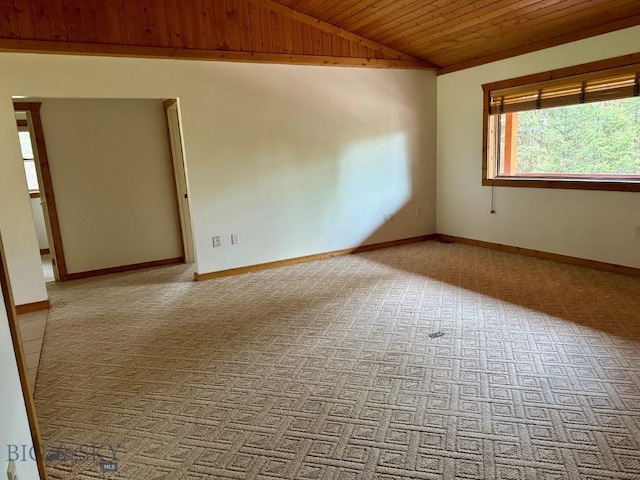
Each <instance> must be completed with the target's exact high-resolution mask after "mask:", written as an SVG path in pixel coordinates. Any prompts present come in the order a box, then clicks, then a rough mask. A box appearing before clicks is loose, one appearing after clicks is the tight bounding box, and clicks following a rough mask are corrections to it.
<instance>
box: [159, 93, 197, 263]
mask: <svg viewBox="0 0 640 480" xmlns="http://www.w3.org/2000/svg"><path fill="white" fill-rule="evenodd" d="M166 112H167V123H168V126H169V140H170V141H171V156H172V157H173V171H174V173H175V179H176V193H177V195H178V209H179V212H180V224H181V227H182V228H181V230H182V241H183V244H184V257H185V258H184V261H185V262H186V263H193V262H195V261H196V258H195V251H194V247H193V230H192V228H191V209H190V207H189V187H188V183H187V172H186V165H185V162H184V151H183V148H182V129H181V128H180V114H179V111H178V104H177V103H174V104H173V105H170V106H169V107H167V108H166Z"/></svg>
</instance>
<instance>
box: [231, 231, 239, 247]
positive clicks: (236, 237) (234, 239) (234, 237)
mask: <svg viewBox="0 0 640 480" xmlns="http://www.w3.org/2000/svg"><path fill="white" fill-rule="evenodd" d="M239 243H240V234H239V233H232V234H231V245H238V244H239Z"/></svg>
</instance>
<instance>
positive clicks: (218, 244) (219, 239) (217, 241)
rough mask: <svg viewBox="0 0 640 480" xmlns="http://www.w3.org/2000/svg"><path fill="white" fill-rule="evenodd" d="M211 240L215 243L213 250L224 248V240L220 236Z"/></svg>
mask: <svg viewBox="0 0 640 480" xmlns="http://www.w3.org/2000/svg"><path fill="white" fill-rule="evenodd" d="M211 240H212V242H213V248H216V247H221V246H222V239H221V238H220V237H219V236H215V237H213V238H212V239H211Z"/></svg>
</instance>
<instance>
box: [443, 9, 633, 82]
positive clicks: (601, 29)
mask: <svg viewBox="0 0 640 480" xmlns="http://www.w3.org/2000/svg"><path fill="white" fill-rule="evenodd" d="M637 25H640V15H634V16H632V17H628V18H624V19H622V20H617V21H614V22H609V23H605V24H603V25H597V26H595V27H592V28H587V29H584V30H580V31H579V32H572V33H569V34H566V35H562V36H559V37H555V38H550V39H548V40H543V41H541V42H537V43H533V44H529V45H523V46H519V47H514V48H510V49H508V50H503V51H501V52H497V53H492V54H489V55H485V56H482V57H477V58H473V59H471V60H466V61H464V62H460V63H457V64H455V65H449V66H447V67H442V68H440V69H438V70H437V74H438V75H446V74H447V73H453V72H458V71H460V70H466V69H468V68H473V67H479V66H480V65H486V64H488V63H493V62H497V61H500V60H505V59H507V58H513V57H518V56H520V55H525V54H527V53H533V52H538V51H540V50H545V49H547V48H553V47H558V46H561V45H565V44H567V43H571V42H577V41H578V40H585V39H587V38H591V37H597V36H598V35H604V34H607V33H612V32H615V31H618V30H624V29H626V28H631V27H635V26H637Z"/></svg>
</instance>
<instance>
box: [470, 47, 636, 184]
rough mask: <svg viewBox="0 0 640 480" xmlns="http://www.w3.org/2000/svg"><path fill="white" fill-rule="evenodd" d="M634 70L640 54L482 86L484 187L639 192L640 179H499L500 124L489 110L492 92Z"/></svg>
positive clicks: (591, 176)
mask: <svg viewBox="0 0 640 480" xmlns="http://www.w3.org/2000/svg"><path fill="white" fill-rule="evenodd" d="M633 67H637V68H638V70H640V52H638V53H634V54H630V55H624V56H622V57H615V58H610V59H607V60H600V61H597V62H590V63H585V64H581V65H576V66H573V67H566V68H561V69H556V70H550V71H548V72H541V73H536V74H533V75H525V76H522V77H517V78H512V79H508V80H501V81H497V82H492V83H486V84H484V85H482V90H483V100H482V102H483V112H482V115H483V122H482V132H483V133H482V185H483V186H491V187H493V186H495V187H525V188H560V189H574V190H575V189H578V190H608V191H624V192H640V177H638V178H633V177H613V178H611V177H604V176H598V175H584V174H576V175H553V174H552V175H546V174H541V175H535V174H526V175H520V176H518V175H514V176H500V175H499V174H498V172H497V168H498V159H497V158H495V157H496V153H497V148H496V145H497V142H498V141H499V137H498V133H499V132H498V131H497V129H496V125H497V123H498V122H497V121H495V120H494V119H493V118H492V115H491V109H490V102H491V92H492V91H496V90H503V89H507V88H515V87H526V86H527V85H534V84H540V83H544V82H552V81H554V82H555V81H557V80H561V79H567V81H568V80H569V79H571V78H572V77H577V76H582V75H590V74H602V75H603V76H604V75H606V74H607V73H608V72H609V71H612V70H616V69H620V68H633ZM496 117H497V116H496Z"/></svg>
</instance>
